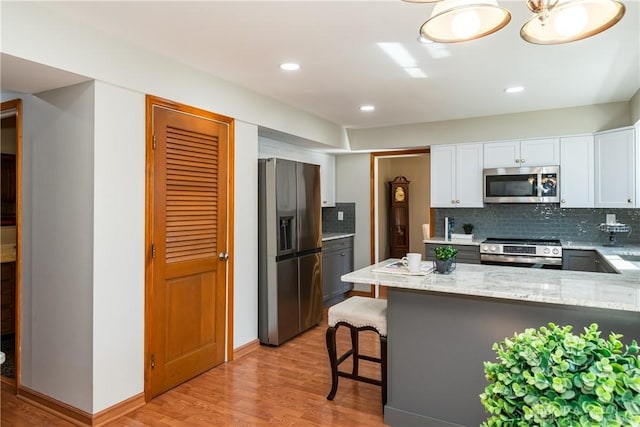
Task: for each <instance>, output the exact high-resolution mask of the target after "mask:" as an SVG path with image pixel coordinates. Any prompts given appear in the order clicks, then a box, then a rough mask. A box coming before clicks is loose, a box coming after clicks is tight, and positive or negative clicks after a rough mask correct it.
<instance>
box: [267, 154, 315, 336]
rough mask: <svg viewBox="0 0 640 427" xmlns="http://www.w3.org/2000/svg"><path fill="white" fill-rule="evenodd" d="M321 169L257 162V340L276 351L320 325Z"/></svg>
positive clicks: (277, 161)
mask: <svg viewBox="0 0 640 427" xmlns="http://www.w3.org/2000/svg"><path fill="white" fill-rule="evenodd" d="M321 215H322V210H321V205H320V167H319V166H318V165H312V164H308V163H300V162H294V161H290V160H283V159H276V158H271V159H260V160H259V161H258V255H259V256H258V260H259V261H258V337H259V339H260V342H261V343H263V344H269V345H280V344H282V343H283V342H285V341H287V340H288V339H290V338H293V337H294V336H296V335H298V334H300V333H301V332H304V331H305V330H307V329H309V328H311V327H312V326H314V325H317V324H318V323H320V321H321V320H322V254H321V251H322V216H321Z"/></svg>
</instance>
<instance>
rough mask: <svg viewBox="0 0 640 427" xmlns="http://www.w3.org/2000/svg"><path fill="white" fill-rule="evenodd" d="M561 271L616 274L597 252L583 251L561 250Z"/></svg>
mask: <svg viewBox="0 0 640 427" xmlns="http://www.w3.org/2000/svg"><path fill="white" fill-rule="evenodd" d="M562 269H563V270H574V271H590V272H594V273H617V271H616V270H615V269H614V268H613V267H611V265H609V263H608V262H607V261H606V260H605V259H604V258H602V256H601V255H600V254H599V253H598V252H596V251H591V250H583V249H563V251H562Z"/></svg>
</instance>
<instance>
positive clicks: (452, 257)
mask: <svg viewBox="0 0 640 427" xmlns="http://www.w3.org/2000/svg"><path fill="white" fill-rule="evenodd" d="M433 251H434V252H435V254H436V271H437V272H438V273H449V272H450V271H451V269H452V266H453V263H454V262H455V261H456V254H457V253H458V250H457V249H456V248H454V247H453V246H451V245H449V246H438V247H437V248H434V250H433Z"/></svg>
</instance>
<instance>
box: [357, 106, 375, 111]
mask: <svg viewBox="0 0 640 427" xmlns="http://www.w3.org/2000/svg"><path fill="white" fill-rule="evenodd" d="M375 109H376V107H375V106H374V105H361V106H360V111H373V110H375Z"/></svg>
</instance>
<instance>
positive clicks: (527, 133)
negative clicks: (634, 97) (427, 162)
mask: <svg viewBox="0 0 640 427" xmlns="http://www.w3.org/2000/svg"><path fill="white" fill-rule="evenodd" d="M632 124H633V122H632V121H631V118H630V103H629V102H615V103H610V104H599V105H588V106H583V107H574V108H562V109H557V110H545V111H533V112H528V113H516V114H503V115H500V116H487V117H477V118H472V119H460V120H449V121H444V122H432V123H415V124H409V125H402V126H389V127H385V128H370V129H349V130H348V134H349V144H350V145H351V149H352V150H365V149H366V150H371V149H388V148H415V147H427V146H431V145H433V144H456V143H461V142H485V141H494V140H505V139H523V138H537V137H544V136H560V135H574V134H582V133H592V132H596V131H600V130H605V129H614V128H617V127H622V126H629V125H632Z"/></svg>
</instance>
